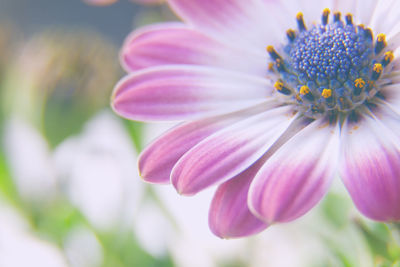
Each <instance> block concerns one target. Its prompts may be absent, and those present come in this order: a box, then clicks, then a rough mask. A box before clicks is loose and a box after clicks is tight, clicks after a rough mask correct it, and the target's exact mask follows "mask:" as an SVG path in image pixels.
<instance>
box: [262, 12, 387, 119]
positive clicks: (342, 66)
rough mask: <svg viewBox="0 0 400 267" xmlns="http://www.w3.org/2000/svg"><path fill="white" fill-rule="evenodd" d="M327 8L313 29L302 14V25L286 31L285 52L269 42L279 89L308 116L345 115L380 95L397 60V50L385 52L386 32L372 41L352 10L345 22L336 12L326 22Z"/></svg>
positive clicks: (299, 24) (276, 83)
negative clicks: (395, 55) (307, 26)
mask: <svg viewBox="0 0 400 267" xmlns="http://www.w3.org/2000/svg"><path fill="white" fill-rule="evenodd" d="M329 13H330V12H329V10H328V9H325V10H324V11H323V13H322V23H321V24H319V25H313V26H312V27H311V28H310V29H307V28H306V26H305V24H304V20H303V15H302V14H301V13H299V14H298V15H297V17H296V19H297V24H298V30H297V31H294V30H288V31H287V37H288V43H287V45H285V46H284V47H283V48H282V52H283V53H282V55H281V54H279V53H278V52H277V51H276V50H275V49H274V48H273V47H272V46H268V47H267V51H268V53H269V55H270V57H271V59H272V60H273V62H272V63H271V64H270V65H269V70H270V71H272V72H275V73H276V75H277V79H276V81H275V88H276V89H277V91H278V92H279V93H281V94H283V95H286V96H288V100H287V101H288V102H289V103H293V104H295V106H296V108H297V109H298V110H299V111H300V112H301V113H302V114H304V115H305V116H307V117H310V118H317V117H320V116H328V117H329V118H330V119H332V118H337V117H339V116H342V117H343V116H347V115H349V114H351V113H354V112H357V111H359V110H361V109H362V108H365V107H366V106H368V104H369V103H370V102H371V101H373V100H374V99H375V98H377V97H379V96H380V95H379V88H380V79H381V77H382V76H383V75H384V74H385V71H387V70H388V68H387V66H389V64H390V63H391V62H392V60H393V52H392V51H385V49H386V46H387V45H386V40H385V35H383V34H378V35H377V39H376V41H375V42H374V39H373V33H372V31H371V30H370V29H369V28H365V27H364V26H363V25H358V26H356V25H354V24H353V19H352V16H351V15H350V14H348V15H346V17H345V22H343V21H342V20H341V18H340V17H341V16H340V13H335V14H334V19H333V21H332V22H331V23H328V16H329Z"/></svg>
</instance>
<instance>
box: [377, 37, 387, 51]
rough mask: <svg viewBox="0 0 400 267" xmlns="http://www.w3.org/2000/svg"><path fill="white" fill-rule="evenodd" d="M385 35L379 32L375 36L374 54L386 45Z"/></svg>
mask: <svg viewBox="0 0 400 267" xmlns="http://www.w3.org/2000/svg"><path fill="white" fill-rule="evenodd" d="M386 45H387V44H386V35H385V34H383V33H380V34H378V35H377V36H376V44H375V54H379V53H380V52H381V51H382V50H383V49H384V48H385V47H386Z"/></svg>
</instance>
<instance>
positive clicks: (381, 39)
mask: <svg viewBox="0 0 400 267" xmlns="http://www.w3.org/2000/svg"><path fill="white" fill-rule="evenodd" d="M376 39H377V40H378V42H382V43H384V42H386V35H385V34H383V33H380V34H378V35H377V36H376Z"/></svg>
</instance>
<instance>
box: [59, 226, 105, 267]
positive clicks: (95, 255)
mask: <svg viewBox="0 0 400 267" xmlns="http://www.w3.org/2000/svg"><path fill="white" fill-rule="evenodd" d="M64 251H65V254H66V256H67V258H68V260H69V263H70V265H71V266H72V267H98V266H101V264H102V262H103V250H102V247H101V245H100V243H99V241H98V240H97V238H96V236H95V235H94V233H93V232H92V231H90V230H89V229H87V228H84V227H80V228H74V229H72V230H71V231H70V232H69V233H68V235H67V237H66V239H65V241H64Z"/></svg>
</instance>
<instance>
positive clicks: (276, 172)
mask: <svg viewBox="0 0 400 267" xmlns="http://www.w3.org/2000/svg"><path fill="white" fill-rule="evenodd" d="M323 123H325V122H321V121H320V120H317V121H314V122H313V123H311V124H310V125H308V126H307V127H306V128H305V129H303V130H301V131H300V132H299V133H298V134H297V135H295V136H294V137H292V139H290V140H289V141H288V142H287V143H285V144H284V145H283V146H282V147H281V148H279V149H278V150H277V151H276V152H275V153H274V154H273V155H272V156H271V158H270V159H268V160H267V162H266V163H265V165H264V166H263V167H262V168H261V170H260V171H259V172H258V173H257V175H256V177H255V179H254V181H253V182H252V184H251V186H250V191H249V199H248V202H249V207H250V210H251V211H252V212H253V213H254V214H255V215H256V216H258V217H259V218H261V219H262V220H263V221H264V222H266V223H268V224H271V223H275V222H288V221H291V220H294V219H296V218H298V217H300V216H301V215H303V214H304V213H306V212H307V211H308V210H310V209H311V208H312V207H313V206H314V205H315V204H317V202H318V201H319V200H321V198H322V197H323V195H324V194H325V192H326V191H327V190H328V187H329V185H330V182H331V179H332V178H333V176H334V174H335V170H336V162H337V155H338V147H339V143H338V139H339V138H338V130H337V129H336V128H334V127H333V126H329V125H323Z"/></svg>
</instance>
